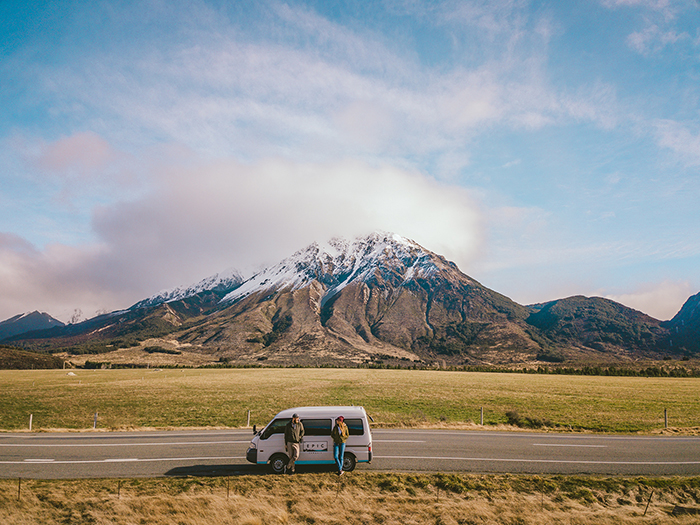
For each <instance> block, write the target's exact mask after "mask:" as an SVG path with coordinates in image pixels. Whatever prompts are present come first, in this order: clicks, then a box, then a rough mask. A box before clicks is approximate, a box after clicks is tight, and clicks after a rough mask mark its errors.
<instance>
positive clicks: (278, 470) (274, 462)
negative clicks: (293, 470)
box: [270, 454, 289, 474]
mask: <svg viewBox="0 0 700 525" xmlns="http://www.w3.org/2000/svg"><path fill="white" fill-rule="evenodd" d="M287 463H289V458H288V457H287V456H285V455H284V454H274V455H273V456H272V457H271V458H270V468H271V469H272V472H274V473H275V474H284V467H286V466H287Z"/></svg>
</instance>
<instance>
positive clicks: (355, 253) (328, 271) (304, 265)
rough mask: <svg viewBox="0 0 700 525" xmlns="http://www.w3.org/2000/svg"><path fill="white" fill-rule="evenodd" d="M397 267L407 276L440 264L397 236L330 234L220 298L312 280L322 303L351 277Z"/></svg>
mask: <svg viewBox="0 0 700 525" xmlns="http://www.w3.org/2000/svg"><path fill="white" fill-rule="evenodd" d="M397 270H398V271H399V272H401V277H403V280H404V281H408V280H411V279H415V278H420V277H422V278H429V277H430V276H431V275H433V274H435V273H437V272H439V271H440V267H439V266H438V264H436V261H435V257H434V254H432V253H431V252H428V251H427V250H425V249H424V248H423V247H422V246H420V245H419V244H417V243H416V242H414V241H411V240H409V239H406V238H405V237H401V236H400V235H396V234H392V233H373V234H371V235H369V236H367V237H364V238H360V239H355V240H353V241H348V240H346V239H340V238H335V239H331V240H330V241H328V242H327V243H324V244H318V243H313V244H311V245H310V246H308V247H307V248H305V249H303V250H299V251H298V252H296V253H295V254H294V255H292V256H291V257H288V258H286V259H284V260H283V261H282V262H280V263H279V264H277V265H275V266H271V267H268V268H266V269H265V270H263V271H261V272H259V273H257V274H256V275H254V276H253V277H251V278H250V279H248V280H247V281H245V282H244V283H243V284H242V285H241V286H239V287H237V288H236V289H235V290H233V291H232V292H230V293H229V294H228V295H226V296H225V297H224V298H223V299H222V302H234V301H236V300H238V299H241V298H243V297H246V296H249V295H251V294H254V293H256V292H261V291H266V290H296V289H299V288H303V287H305V286H308V285H309V284H310V283H311V282H312V281H318V282H319V283H321V284H322V285H324V287H325V291H324V294H323V301H322V303H325V302H326V300H328V299H329V298H331V297H333V296H334V295H335V294H337V293H339V292H340V291H341V290H342V289H343V288H345V287H346V286H347V285H348V284H350V283H352V282H367V281H369V280H371V279H373V278H374V277H375V276H376V273H377V272H379V273H380V274H384V275H387V274H389V273H395V272H396V271H397Z"/></svg>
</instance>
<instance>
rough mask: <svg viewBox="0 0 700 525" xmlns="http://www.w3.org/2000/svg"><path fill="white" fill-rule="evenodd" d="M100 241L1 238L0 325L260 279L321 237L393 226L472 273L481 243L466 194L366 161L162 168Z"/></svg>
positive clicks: (104, 221) (112, 212) (110, 216)
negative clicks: (258, 272)
mask: <svg viewBox="0 0 700 525" xmlns="http://www.w3.org/2000/svg"><path fill="white" fill-rule="evenodd" d="M94 228H95V234H96V236H97V238H98V242H97V243H95V244H89V245H84V246H73V247H71V246H65V245H60V244H53V245H50V246H48V247H46V248H45V249H44V250H38V249H35V248H34V247H32V246H31V245H29V244H28V243H26V242H24V241H22V239H19V238H17V237H16V236H7V235H6V236H5V237H4V238H3V239H0V240H2V242H1V243H0V289H2V290H3V294H2V297H1V298H0V318H7V317H10V316H12V315H14V314H16V313H20V312H22V311H25V310H29V309H31V310H33V309H43V310H46V311H48V312H49V313H51V314H53V315H55V316H59V317H62V319H64V320H67V319H68V317H69V316H70V314H71V312H73V310H74V309H75V308H79V309H81V310H82V311H83V312H85V314H86V315H91V314H92V313H94V312H96V311H98V310H102V309H106V310H113V309H119V308H124V307H127V306H129V305H130V304H132V303H134V302H136V301H138V300H140V299H142V298H144V297H147V296H148V295H151V294H153V293H155V292H157V291H159V290H160V289H163V288H170V287H173V286H177V285H182V284H189V283H191V282H195V281H197V280H200V279H202V278H204V277H206V276H208V275H211V274H213V273H216V272H219V271H222V270H225V269H227V268H229V267H231V266H233V267H237V268H239V269H241V270H242V271H243V272H247V273H249V274H250V273H252V272H253V270H255V269H258V268H259V267H260V266H262V265H266V264H272V263H276V262H278V261H279V260H281V259H282V258H283V257H286V256H288V255H290V254H291V253H293V252H294V251H295V250H297V249H299V248H302V247H304V246H305V245H307V244H308V243H310V242H312V241H316V240H321V241H323V240H327V239H329V238H331V237H333V236H347V237H354V236H356V235H362V234H366V233H369V232H371V231H374V230H385V231H395V232H396V233H400V234H401V235H404V236H407V237H409V238H413V239H414V240H416V241H417V242H419V243H421V244H423V245H424V246H425V247H427V248H428V249H432V250H435V251H437V252H439V253H442V254H444V255H446V256H447V257H448V258H451V259H453V260H455V261H457V262H458V264H460V265H462V266H465V265H467V264H468V261H469V260H471V258H472V257H474V255H475V254H476V252H477V250H478V248H479V246H480V242H481V230H480V229H481V224H480V212H479V210H478V208H477V206H476V204H475V203H474V202H473V199H472V197H471V195H470V194H469V192H468V191H466V190H464V189H462V188H460V187H456V186H453V185H449V184H444V183H440V182H438V181H436V180H434V179H432V178H430V177H427V176H425V175H423V174H421V173H418V172H411V171H405V170H400V169H397V168H392V167H387V166H379V167H373V166H370V165H368V164H365V163H362V162H357V161H346V162H336V163H326V164H311V163H306V164H299V163H294V162H291V161H286V160H266V161H261V162H259V163H256V164H251V165H244V164H241V163H239V162H236V161H227V160H224V161H219V162H214V163H190V164H189V165H188V166H186V167H183V166H173V165H160V166H159V167H158V168H157V169H156V171H155V172H154V174H153V179H152V191H151V192H150V193H149V194H148V195H147V196H145V197H143V198H140V199H136V200H132V201H129V202H118V203H114V204H108V205H105V206H102V207H100V208H98V209H96V211H95V214H94Z"/></svg>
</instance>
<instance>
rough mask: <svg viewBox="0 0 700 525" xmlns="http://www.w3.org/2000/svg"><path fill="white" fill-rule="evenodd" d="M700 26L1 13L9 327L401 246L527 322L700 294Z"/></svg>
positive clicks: (426, 8) (646, 306) (623, 12)
mask: <svg viewBox="0 0 700 525" xmlns="http://www.w3.org/2000/svg"><path fill="white" fill-rule="evenodd" d="M699 28H700V3H698V2H697V1H695V0H678V1H673V0H589V1H572V2H534V1H533V2H529V1H525V0H495V1H485V0H481V1H445V2H440V1H426V2H421V1H419V0H384V1H381V0H377V1H373V2H366V1H362V2H361V1H356V2H352V1H349V2H331V1H317V2H314V1H308V2H304V1H298V2H277V1H267V0H262V1H254V2H253V1H251V2H245V1H243V2H224V1H221V2H219V1H209V2H207V1H189V2H183V1H177V0H176V1H174V2H170V1H168V2H166V1H161V0H150V1H141V2H126V1H125V2H107V1H102V2H100V1H93V2H80V1H73V2H69V1H66V2H36V1H31V0H30V1H24V2H13V1H4V2H2V3H0V167H1V170H0V319H5V318H8V317H10V316H12V315H15V314H17V313H21V312H25V311H30V310H34V309H38V310H42V311H47V312H49V313H50V314H52V315H54V316H55V317H57V318H59V319H62V320H64V321H65V320H68V319H69V318H70V317H71V315H72V314H73V313H74V311H75V310H76V309H79V310H80V311H82V313H83V316H84V317H91V316H93V315H95V313H97V312H100V311H105V310H107V311H110V310H114V309H119V308H126V307H128V306H130V305H131V304H133V303H134V302H136V301H138V300H140V299H142V298H144V297H147V296H150V295H152V294H154V293H156V292H158V291H159V290H161V289H164V288H172V287H175V286H178V285H183V284H189V283H191V282H195V281H198V280H200V279H202V278H204V277H206V276H208V275H211V274H214V273H216V272H219V271H223V270H226V269H228V268H230V267H235V268H238V269H239V270H240V271H241V272H242V273H243V274H244V275H246V274H247V275H250V274H251V273H252V272H254V271H255V270H257V269H260V268H261V267H263V266H264V265H267V264H274V263H276V262H278V261H279V260H280V259H282V258H283V257H285V256H288V255H289V254H291V253H292V252H294V251H296V250H297V249H299V248H301V247H303V246H306V245H307V244H308V243H310V242H312V241H314V240H320V241H323V240H327V239H328V238H331V237H334V236H344V237H353V236H356V235H362V234H366V233H369V232H371V231H374V230H384V231H392V232H396V233H399V234H401V235H404V236H406V237H409V238H412V239H414V240H415V241H417V242H419V243H420V244H422V245H423V246H425V247H426V248H428V249H430V250H433V251H435V252H437V253H440V254H443V255H445V256H446V257H448V258H449V259H451V260H453V261H455V262H456V263H457V264H458V265H459V267H460V269H462V271H463V272H464V273H466V274H468V275H470V276H471V277H473V278H475V279H476V280H478V281H480V282H481V283H483V284H484V285H486V286H488V287H490V288H492V289H495V290H497V291H498V292H500V293H503V294H505V295H507V296H509V297H511V298H512V299H514V300H516V301H518V302H520V303H522V304H529V303H534V302H541V301H546V300H552V299H557V298H561V297H566V296H570V295H575V294H583V295H588V296H593V295H597V296H603V297H609V298H612V299H615V300H618V301H620V302H622V303H624V304H626V305H628V306H631V307H633V308H636V309H639V310H641V311H643V312H645V313H648V314H649V315H652V316H654V317H657V318H659V319H669V318H671V317H672V316H673V315H674V314H675V313H676V312H677V311H678V310H679V309H680V307H681V305H682V304H683V302H684V301H685V300H686V299H687V298H688V297H689V296H690V295H692V294H695V293H697V292H698V291H700V227H699V226H698V223H699V222H700V221H699V220H698V218H699V216H700V214H699V213H698V211H697V208H698V206H697V204H698V200H699V197H700V29H699Z"/></svg>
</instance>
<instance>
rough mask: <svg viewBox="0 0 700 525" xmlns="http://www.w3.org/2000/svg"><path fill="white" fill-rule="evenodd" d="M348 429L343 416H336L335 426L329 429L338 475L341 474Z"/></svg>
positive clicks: (348, 433)
mask: <svg viewBox="0 0 700 525" xmlns="http://www.w3.org/2000/svg"><path fill="white" fill-rule="evenodd" d="M349 435H350V431H349V430H348V426H347V425H346V424H345V418H344V417H343V416H338V417H337V418H336V420H335V426H334V427H333V430H331V437H332V438H333V458H334V459H335V464H336V465H338V476H342V475H343V457H344V456H345V442H346V441H347V440H348V436H349Z"/></svg>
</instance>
